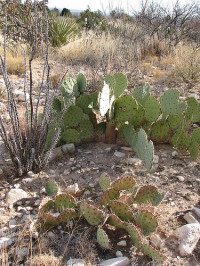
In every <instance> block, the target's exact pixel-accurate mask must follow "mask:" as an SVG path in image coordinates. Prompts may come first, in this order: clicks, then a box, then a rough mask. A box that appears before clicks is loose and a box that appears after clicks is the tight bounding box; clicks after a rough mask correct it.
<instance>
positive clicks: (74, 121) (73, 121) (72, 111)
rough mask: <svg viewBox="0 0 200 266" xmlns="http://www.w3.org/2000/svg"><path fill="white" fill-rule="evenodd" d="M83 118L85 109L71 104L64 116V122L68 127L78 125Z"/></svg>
mask: <svg viewBox="0 0 200 266" xmlns="http://www.w3.org/2000/svg"><path fill="white" fill-rule="evenodd" d="M82 119H83V111H82V109H81V108H80V107H78V106H70V107H69V108H68V110H67V112H66V113H65V115H64V117H63V123H64V124H65V126H68V127H75V126H77V125H78V124H79V123H80V122H81V120H82Z"/></svg>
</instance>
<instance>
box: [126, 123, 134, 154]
mask: <svg viewBox="0 0 200 266" xmlns="http://www.w3.org/2000/svg"><path fill="white" fill-rule="evenodd" d="M123 132H124V137H125V140H126V141H127V142H128V143H129V144H130V147H131V149H134V147H135V145H136V132H135V130H134V129H133V128H132V126H131V125H126V127H124V129H123Z"/></svg>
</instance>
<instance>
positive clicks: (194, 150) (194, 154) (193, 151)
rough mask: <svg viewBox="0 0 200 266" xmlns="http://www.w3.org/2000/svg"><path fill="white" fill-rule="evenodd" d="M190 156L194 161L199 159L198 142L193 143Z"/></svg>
mask: <svg viewBox="0 0 200 266" xmlns="http://www.w3.org/2000/svg"><path fill="white" fill-rule="evenodd" d="M189 152H190V155H191V156H192V158H193V159H197V158H198V155H199V144H198V143H197V142H196V141H192V143H191V145H190V147H189Z"/></svg>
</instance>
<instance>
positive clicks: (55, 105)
mask: <svg viewBox="0 0 200 266" xmlns="http://www.w3.org/2000/svg"><path fill="white" fill-rule="evenodd" d="M52 106H53V109H54V110H55V111H56V112H58V113H59V112H60V111H61V110H62V105H61V101H60V100H59V99H57V98H54V99H53V103H52Z"/></svg>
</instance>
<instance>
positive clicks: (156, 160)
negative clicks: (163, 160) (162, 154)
mask: <svg viewBox="0 0 200 266" xmlns="http://www.w3.org/2000/svg"><path fill="white" fill-rule="evenodd" d="M153 162H154V163H155V164H158V162H159V156H158V155H154V156H153Z"/></svg>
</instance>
